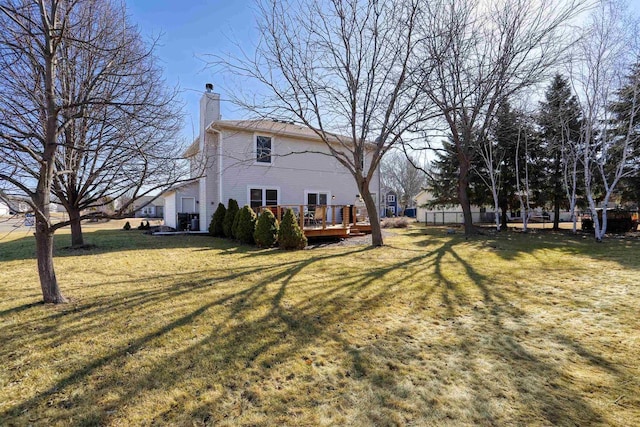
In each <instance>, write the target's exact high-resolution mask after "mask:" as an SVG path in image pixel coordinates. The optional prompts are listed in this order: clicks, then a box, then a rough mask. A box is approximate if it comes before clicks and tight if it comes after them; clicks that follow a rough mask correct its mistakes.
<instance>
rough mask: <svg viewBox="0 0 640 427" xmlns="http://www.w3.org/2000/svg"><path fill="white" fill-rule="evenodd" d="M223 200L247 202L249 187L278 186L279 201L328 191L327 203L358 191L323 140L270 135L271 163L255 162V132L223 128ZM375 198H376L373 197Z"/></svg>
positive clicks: (374, 186)
mask: <svg viewBox="0 0 640 427" xmlns="http://www.w3.org/2000/svg"><path fill="white" fill-rule="evenodd" d="M223 135H224V136H223V160H222V161H223V176H222V182H223V199H224V200H223V203H225V205H226V204H227V201H228V199H229V198H233V199H236V200H237V201H238V204H239V205H240V207H242V206H244V205H245V204H249V200H248V196H247V192H248V191H247V190H248V188H249V187H252V186H258V187H274V188H279V189H280V193H279V198H280V204H283V205H289V204H291V205H296V204H306V200H305V190H315V191H328V192H330V193H331V196H335V198H334V199H332V200H331V199H330V200H329V203H330V204H349V205H350V204H353V203H354V201H355V199H356V195H357V194H358V193H359V191H358V189H357V186H356V184H355V180H354V179H353V176H352V175H351V174H350V173H349V171H348V170H347V169H346V168H344V166H342V165H341V164H340V163H339V162H338V161H337V160H336V159H334V158H333V157H331V156H327V155H323V154H319V153H310V152H305V153H300V154H291V153H293V152H304V151H316V152H318V151H320V152H324V153H328V152H329V151H328V149H327V147H326V146H325V145H324V143H322V142H314V141H305V140H294V139H292V138H290V137H282V136H277V135H268V134H263V133H260V135H267V136H272V163H271V164H256V162H255V154H254V138H255V135H256V134H254V133H250V132H244V131H233V130H226V131H224V134H223ZM378 183H379V180H378V176H377V174H376V176H375V179H374V180H373V182H372V183H371V186H370V188H371V192H373V193H376V195H377V199H378V198H379V195H380V191H379V188H378ZM376 201H377V200H376Z"/></svg>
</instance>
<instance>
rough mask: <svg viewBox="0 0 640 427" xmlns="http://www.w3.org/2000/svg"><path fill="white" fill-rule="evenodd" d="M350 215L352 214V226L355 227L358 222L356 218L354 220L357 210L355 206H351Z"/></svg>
mask: <svg viewBox="0 0 640 427" xmlns="http://www.w3.org/2000/svg"><path fill="white" fill-rule="evenodd" d="M351 213H352V214H353V216H352V217H351V218H352V219H353V226H354V227H355V226H356V223H357V222H358V218H356V214H357V213H358V208H357V207H356V206H351Z"/></svg>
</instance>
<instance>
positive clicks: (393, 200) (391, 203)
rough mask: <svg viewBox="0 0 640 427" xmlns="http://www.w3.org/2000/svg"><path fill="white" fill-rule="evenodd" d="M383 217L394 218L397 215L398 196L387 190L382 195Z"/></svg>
mask: <svg viewBox="0 0 640 427" xmlns="http://www.w3.org/2000/svg"><path fill="white" fill-rule="evenodd" d="M383 204H384V209H383V211H384V216H395V215H398V194H397V193H396V192H395V191H393V190H389V191H386V192H385V193H384V200H383Z"/></svg>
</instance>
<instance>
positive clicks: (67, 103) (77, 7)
mask: <svg viewBox="0 0 640 427" xmlns="http://www.w3.org/2000/svg"><path fill="white" fill-rule="evenodd" d="M119 49H120V50H121V51H120V52H118V50H119ZM125 52H126V53H125ZM151 69H155V67H154V66H153V58H152V51H151V50H150V49H146V50H145V49H144V44H143V43H141V42H140V36H139V34H138V33H137V32H136V31H135V29H134V28H132V27H131V26H129V24H128V23H127V20H126V17H125V13H124V11H123V10H122V9H121V5H120V4H119V3H116V2H107V1H104V0H77V1H68V0H36V1H26V0H6V1H3V2H2V4H0V76H1V77H0V91H1V92H2V94H3V96H2V98H0V142H1V145H0V185H1V186H2V192H1V193H2V194H4V195H6V196H7V197H15V196H22V197H24V198H25V200H26V201H27V203H28V204H29V205H30V209H31V210H32V211H33V212H34V215H35V238H36V252H37V263H38V273H39V277H40V285H41V289H42V294H43V298H44V301H45V302H47V303H61V302H64V301H65V297H64V296H63V295H62V293H61V292H60V288H59V285H58V281H57V279H56V275H55V270H54V263H53V237H54V233H55V231H56V230H57V229H59V228H60V227H62V226H64V225H68V223H53V222H52V220H51V216H50V202H51V200H52V198H51V193H52V190H53V189H56V190H58V191H60V194H63V193H62V191H63V190H62V188H63V186H65V185H66V183H67V182H71V181H73V179H74V177H76V178H77V177H78V176H80V175H81V173H79V171H82V174H84V173H85V172H86V171H93V173H94V175H100V174H101V176H102V178H97V177H96V178H95V181H91V180H90V179H87V180H84V184H83V185H87V186H91V185H94V190H88V191H87V192H86V193H84V194H89V193H91V194H94V193H96V192H100V191H102V190H96V189H95V187H100V188H114V189H116V190H115V192H116V193H117V192H118V191H119V190H118V186H119V185H121V184H120V183H119V182H121V181H119V180H124V179H127V178H129V179H131V180H132V181H134V182H135V181H136V179H135V178H133V177H137V176H139V171H137V170H136V169H139V168H146V167H147V165H148V163H147V162H146V159H147V158H149V157H151V156H152V155H156V154H152V153H150V152H146V153H145V152H144V151H142V150H144V149H145V145H144V144H142V143H141V140H140V138H144V137H145V136H147V137H148V136H149V134H148V133H146V134H145V132H143V131H142V129H146V128H145V126H144V123H146V124H147V125H150V124H153V122H150V121H148V120H147V119H148V118H149V117H151V116H149V114H151V111H150V110H149V108H148V107H147V106H148V105H151V106H153V105H158V104H157V103H156V99H155V96H156V94H154V93H147V94H146V98H145V97H141V96H139V95H140V94H141V93H142V94H144V90H143V89H142V88H140V89H139V91H138V92H137V93H136V95H133V94H131V93H130V92H132V91H134V92H135V90H134V88H136V87H138V86H142V87H143V86H144V85H146V84H149V83H150V82H149V81H147V80H146V76H145V75H144V73H145V72H147V71H149V70H151ZM120 85H124V87H121V86H120ZM109 87H111V88H112V89H113V90H117V91H121V92H120V95H121V96H118V97H114V96H113V92H109V91H108V90H107V88H109ZM140 91H142V92H140ZM161 104H162V103H160V105H161ZM140 111H143V112H144V113H143V114H141V115H140V116H139V118H137V119H136V114H138V113H139V112H140ZM118 113H120V114H122V115H123V116H127V117H128V118H129V120H130V122H129V123H131V126H129V127H123V128H119V127H118V126H117V125H114V126H109V125H107V124H104V123H103V125H101V124H100V121H101V120H102V121H103V122H104V121H108V120H109V119H110V116H111V115H112V114H116V116H117V114H118ZM145 114H146V115H145ZM135 125H137V127H136V126H135ZM100 131H104V132H113V133H117V132H122V133H123V134H124V133H126V132H131V133H132V134H130V135H129V136H130V138H121V139H120V140H119V141H127V145H126V146H121V147H117V146H116V145H117V144H116V141H118V139H109V138H102V139H101V138H97V137H96V133H99V132H100ZM133 132H141V133H139V134H136V135H133ZM96 138H97V140H96ZM101 144H104V145H113V146H112V147H110V148H109V149H107V150H105V151H103V150H102V149H99V148H98V147H100V146H101ZM135 150H138V153H137V155H135V156H133V155H132V154H131V153H132V151H135ZM118 156H123V157H124V159H125V160H129V161H131V160H135V163H134V164H131V165H129V164H127V165H125V164H123V163H122V162H121V161H120V160H115V159H116V158H117V157H118ZM92 163H93V164H95V165H114V164H119V165H120V166H115V167H114V168H113V169H112V170H111V172H105V171H103V172H96V171H97V170H99V168H98V169H96V168H95V167H93V166H91V164H92ZM92 168H93V169H92ZM88 173H89V174H91V172H88ZM106 177H110V179H111V180H110V181H109V180H108V181H105V178H106ZM91 179H93V177H92V178H91ZM98 181H101V182H100V183H99V184H98ZM77 184H78V185H80V181H78V182H77ZM74 185H75V184H74ZM138 185H140V186H142V183H140V182H139V181H138ZM140 188H142V187H140ZM106 191H111V190H104V192H106ZM104 192H103V194H104ZM74 203H75V202H74ZM79 206H80V205H79Z"/></svg>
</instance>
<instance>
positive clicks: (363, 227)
mask: <svg viewBox="0 0 640 427" xmlns="http://www.w3.org/2000/svg"><path fill="white" fill-rule="evenodd" d="M264 209H269V210H271V211H272V212H273V214H274V215H275V216H276V218H277V219H278V221H281V220H282V216H283V215H284V212H285V211H286V210H287V209H292V210H293V211H294V213H295V214H296V215H297V218H298V221H299V225H300V228H301V229H302V231H303V232H304V235H305V236H306V237H307V238H323V237H324V238H326V237H334V238H342V239H345V238H347V237H351V236H354V235H358V236H360V235H362V234H370V233H371V224H370V223H369V221H368V217H367V215H366V209H364V208H363V207H357V206H352V205H274V206H262V207H260V211H262V210H264ZM300 212H302V213H303V214H302V215H300Z"/></svg>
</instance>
